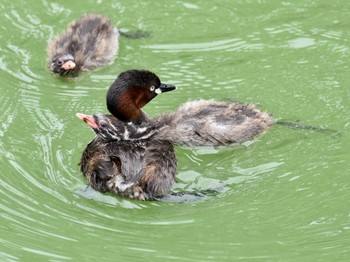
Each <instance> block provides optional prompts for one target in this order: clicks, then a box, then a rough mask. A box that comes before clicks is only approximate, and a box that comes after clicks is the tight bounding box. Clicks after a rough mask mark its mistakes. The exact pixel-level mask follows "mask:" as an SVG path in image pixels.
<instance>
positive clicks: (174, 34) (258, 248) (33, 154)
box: [0, 0, 350, 261]
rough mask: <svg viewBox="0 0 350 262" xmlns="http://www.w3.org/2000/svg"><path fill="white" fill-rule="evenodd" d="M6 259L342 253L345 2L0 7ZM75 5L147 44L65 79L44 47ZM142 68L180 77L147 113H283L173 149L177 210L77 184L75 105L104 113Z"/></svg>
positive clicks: (347, 255)
mask: <svg viewBox="0 0 350 262" xmlns="http://www.w3.org/2000/svg"><path fill="white" fill-rule="evenodd" d="M0 10H1V13H2V16H1V17H0V25H1V26H0V31H1V34H0V76H1V86H0V91H1V94H0V112H1V114H0V260H1V261H348V260H349V259H350V205H349V199H350V180H349V171H350V163H349V162H350V161H349V160H348V159H349V156H350V153H349V146H350V143H349V142H350V138H349V128H350V127H349V122H350V121H349V118H350V117H349V113H348V112H349V104H350V95H349V93H350V92H349V86H350V80H349V66H348V64H349V61H350V42H349V39H350V23H349V17H350V2H348V1H345V0H344V1H328V0H320V1H260V0H255V1H254V0H252V1H231V0H226V1H219V0H217V1H214V0H211V1H209V0H208V1H173V0H166V1H165V0H164V1H136V0H133V1H130V0H121V1H103V0H99V1H57V2H53V1H48V0H42V1H18V0H15V1H13V0H12V1H10V0H3V1H2V2H1V3H0ZM85 12H97V13H102V14H105V15H107V16H109V17H110V18H111V20H112V21H113V23H114V24H115V25H117V26H118V27H120V28H124V29H130V30H135V29H142V30H146V31H150V32H152V37H150V38H146V39H139V40H130V39H121V40H120V53H119V55H118V58H117V60H116V61H115V63H114V64H113V65H110V66H107V67H105V68H103V69H100V70H97V71H93V72H89V73H85V74H83V75H81V76H80V77H78V78H76V79H71V80H61V79H59V78H57V77H54V76H53V75H51V74H50V73H49V72H48V70H47V65H46V52H45V49H46V46H47V43H48V41H49V40H50V39H51V38H52V37H53V36H54V35H56V34H58V33H59V32H61V31H62V30H63V29H64V28H65V27H66V25H67V23H68V22H69V21H71V20H73V19H75V18H77V17H79V16H80V15H82V14H83V13H85ZM130 68H146V69H149V70H152V71H154V72H156V73H157V74H158V75H159V76H160V78H161V80H162V81H163V82H166V83H170V84H175V85H176V86H177V87H178V89H177V90H176V91H174V92H171V93H167V94H164V95H162V96H159V97H157V98H156V99H155V100H153V101H152V103H150V104H149V105H147V106H146V107H145V111H146V112H147V113H149V114H150V115H156V114H158V113H161V112H165V111H170V110H173V109H174V108H176V107H177V106H179V105H180V104H181V103H184V102H186V101H188V100H194V99H200V98H204V99H209V98H213V99H216V100H227V99H232V100H239V101H242V102H245V103H256V104H258V105H259V106H260V107H261V108H263V109H264V110H266V111H269V112H271V113H272V114H273V115H274V117H275V118H277V119H290V120H299V121H301V122H302V123H305V124H309V125H315V126H324V127H328V128H331V129H335V130H338V131H340V132H341V136H331V135H329V134H327V133H322V132H314V131H306V130H293V129H290V128H286V127H283V126H274V127H273V128H272V129H271V130H269V132H268V133H266V134H264V135H263V136H261V137H259V138H257V139H255V140H254V141H250V142H249V143H245V144H244V145H242V146H239V147H228V148H179V147H178V148H176V153H177V156H178V161H179V168H178V178H179V183H178V184H177V185H176V186H175V188H174V190H178V189H188V190H191V189H206V188H209V187H215V186H217V185H218V184H222V183H225V184H227V186H226V187H225V188H224V190H223V191H222V192H220V193H218V194H217V195H215V196H211V197H208V198H205V199H193V200H189V201H188V202H185V203H177V202H140V201H132V200H128V199H124V198H120V197H114V196H110V195H103V194H100V193H98V192H94V191H92V190H91V189H86V184H85V181H84V179H83V177H82V175H81V173H80V172H79V169H78V162H79V158H80V155H81V153H82V150H83V149H84V147H85V145H86V144H87V143H88V142H89V141H90V140H91V139H92V138H93V134H92V132H91V131H90V130H88V128H86V126H85V125H84V124H82V123H81V122H80V121H79V120H78V119H77V118H76V117H75V113H77V112H81V113H88V114H91V113H103V112H106V107H105V100H104V98H105V93H106V90H107V88H108V87H109V85H110V84H111V83H112V82H113V80H114V79H115V78H116V76H117V75H118V74H119V73H120V72H122V71H124V70H127V69H130Z"/></svg>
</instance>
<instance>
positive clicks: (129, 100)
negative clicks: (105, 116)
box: [107, 88, 150, 124]
mask: <svg viewBox="0 0 350 262" xmlns="http://www.w3.org/2000/svg"><path fill="white" fill-rule="evenodd" d="M113 100H114V101H113ZM149 101H150V99H149V98H147V97H146V95H145V94H144V92H143V90H142V89H141V90H140V89H139V88H129V89H128V90H126V91H124V92H120V93H119V95H118V97H117V98H116V99H112V101H109V102H108V103H107V107H108V110H109V111H110V112H111V113H112V114H113V115H114V116H115V117H116V118H118V119H119V120H121V121H124V122H133V123H135V124H141V123H143V122H146V121H147V120H148V118H147V116H146V115H145V113H144V112H143V111H142V110H141V108H142V107H143V106H144V105H146V104H147V103H148V102H149Z"/></svg>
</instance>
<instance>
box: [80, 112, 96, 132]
mask: <svg viewBox="0 0 350 262" xmlns="http://www.w3.org/2000/svg"><path fill="white" fill-rule="evenodd" d="M76 116H77V118H79V119H80V120H81V121H83V122H85V123H86V124H87V125H88V126H89V127H90V128H92V129H96V128H98V127H99V126H98V124H97V123H96V120H95V118H94V117H93V116H90V115H84V114H80V113H77V114H76Z"/></svg>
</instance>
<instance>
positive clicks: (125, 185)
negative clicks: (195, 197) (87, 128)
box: [80, 136, 177, 200]
mask: <svg viewBox="0 0 350 262" xmlns="http://www.w3.org/2000/svg"><path fill="white" fill-rule="evenodd" d="M176 166H177V161H176V156H175V152H174V148H173V146H172V145H171V144H170V143H164V142H160V141H140V142H137V143H134V142H130V141H114V142H108V143H106V142H105V141H103V140H102V139H100V137H98V136H97V137H96V138H95V139H94V140H93V141H92V142H91V143H90V144H89V145H88V146H87V147H86V149H85V150H84V153H83V155H82V157H81V160H80V170H81V171H82V173H83V174H84V177H85V178H86V179H87V181H88V183H89V184H90V185H91V187H92V188H94V189H95V190H98V191H100V192H112V193H115V194H118V195H121V196H125V197H129V198H135V199H140V200H152V199H155V198H156V197H161V196H164V195H166V194H167V193H168V192H169V191H170V189H171V187H172V185H173V183H174V182H175V173H176Z"/></svg>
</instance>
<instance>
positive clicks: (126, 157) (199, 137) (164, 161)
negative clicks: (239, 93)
mask: <svg viewBox="0 0 350 262" xmlns="http://www.w3.org/2000/svg"><path fill="white" fill-rule="evenodd" d="M174 89H175V87H174V86H171V85H165V84H162V83H161V82H160V80H159V78H158V77H157V76H156V75H155V74H153V73H151V72H149V71H146V70H130V71H126V72H123V73H121V74H120V75H119V76H118V78H117V80H116V81H115V82H114V83H113V85H112V86H111V87H110V88H109V90H108V93H107V107H108V110H109V111H110V112H111V113H112V115H93V116H91V115H84V114H77V117H78V118H79V119H81V120H82V121H84V122H85V123H86V124H87V125H88V126H89V127H90V128H91V129H93V131H94V132H95V133H96V137H95V139H94V140H93V141H92V142H91V143H90V144H88V145H87V147H86V149H85V150H84V153H83V155H82V158H81V162H80V168H81V171H82V172H83V175H84V176H85V177H86V179H87V180H88V183H89V184H90V185H91V186H92V187H93V188H95V189H96V190H99V191H102V192H113V193H116V194H119V195H122V196H126V197H131V198H137V199H142V200H147V199H154V198H158V197H162V196H164V195H165V194H166V193H168V192H169V190H170V189H171V186H172V184H173V183H174V180H175V173H176V167H177V160H176V156H175V153H174V149H173V144H177V145H186V146H206V145H209V146H216V145H228V144H232V143H236V142H238V143H240V142H244V141H246V140H249V139H252V138H253V137H255V136H256V135H259V134H261V133H263V132H264V131H265V130H267V129H268V128H269V127H270V126H271V125H272V124H273V123H274V120H273V119H272V117H271V116H270V114H268V113H265V112H262V111H260V110H259V109H258V108H257V107H256V106H255V105H244V104H241V103H233V102H217V101H213V100H198V101H191V102H187V103H185V104H183V105H182V106H180V107H179V108H178V109H176V110H175V111H173V112H170V113H165V114H162V115H160V116H159V117H155V118H151V119H150V118H148V117H147V116H146V115H145V114H144V113H143V111H142V110H141V108H142V106H144V105H145V104H146V103H148V102H149V101H151V100H152V99H153V98H154V97H156V96H157V95H158V94H160V93H163V92H166V91H171V90H174Z"/></svg>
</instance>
